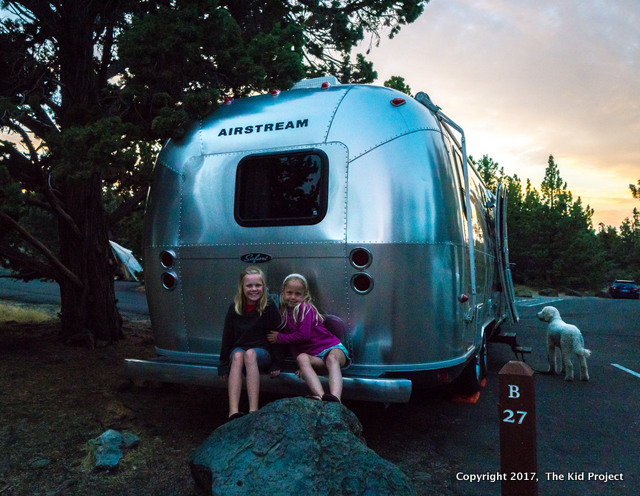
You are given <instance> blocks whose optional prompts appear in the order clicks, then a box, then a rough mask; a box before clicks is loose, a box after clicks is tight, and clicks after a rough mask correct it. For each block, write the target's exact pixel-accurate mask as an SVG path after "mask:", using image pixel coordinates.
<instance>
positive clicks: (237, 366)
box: [229, 351, 244, 417]
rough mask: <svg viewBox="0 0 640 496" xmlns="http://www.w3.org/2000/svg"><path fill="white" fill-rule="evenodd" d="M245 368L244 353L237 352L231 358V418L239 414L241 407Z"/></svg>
mask: <svg viewBox="0 0 640 496" xmlns="http://www.w3.org/2000/svg"><path fill="white" fill-rule="evenodd" d="M243 366H244V353H243V352H242V351H237V352H236V353H234V354H233V356H232V357H231V369H230V370H229V417H231V415H233V414H234V413H238V409H239V406H240V393H241V392H242V367H243Z"/></svg>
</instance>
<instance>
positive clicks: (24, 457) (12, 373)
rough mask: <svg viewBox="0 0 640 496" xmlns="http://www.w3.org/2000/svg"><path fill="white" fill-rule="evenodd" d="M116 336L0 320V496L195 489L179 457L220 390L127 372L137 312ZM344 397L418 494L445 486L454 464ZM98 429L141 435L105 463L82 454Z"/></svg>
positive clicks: (221, 407)
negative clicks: (86, 338) (130, 376)
mask: <svg viewBox="0 0 640 496" xmlns="http://www.w3.org/2000/svg"><path fill="white" fill-rule="evenodd" d="M125 336H126V338H125V339H124V340H122V341H120V342H118V343H115V344H112V345H107V346H100V347H97V348H96V349H92V350H89V349H87V348H82V347H72V346H67V345H64V344H62V343H61V342H60V340H59V339H58V325H57V323H56V322H55V321H52V322H48V323H39V324H20V323H17V322H9V323H0V419H2V421H1V423H0V496H14V495H47V496H52V495H65V496H66V495H83V496H84V495H88V494H91V495H114V494H118V495H147V494H153V495H156V496H161V495H174V496H192V495H194V496H195V495H198V494H202V493H200V492H199V490H198V489H197V487H196V486H195V484H194V482H193V479H192V477H191V474H190V472H189V467H188V464H187V462H188V458H189V456H190V455H191V453H193V451H194V450H195V449H196V448H197V447H198V446H199V445H200V444H201V443H202V442H203V441H204V440H205V439H206V437H207V436H208V435H209V434H210V433H211V432H212V431H213V430H215V429H216V428H217V427H218V426H219V425H221V424H222V423H223V422H224V421H225V420H226V415H227V399H226V391H225V390H216V389H210V388H203V387H188V386H175V385H162V384H158V383H146V384H145V383H131V382H130V381H127V380H126V379H125V377H124V375H123V370H124V367H123V361H124V359H125V358H142V359H144V358H150V357H151V356H153V354H154V348H153V338H152V334H151V327H150V324H149V323H148V322H146V321H142V322H127V323H126V324H125ZM276 399H278V397H276V396H271V397H267V396H266V395H262V397H261V401H262V403H263V404H264V403H266V402H268V401H273V400H276ZM241 406H242V405H241ZM346 406H347V407H350V408H351V409H352V410H353V411H354V412H355V413H356V415H358V417H359V418H360V419H361V422H362V423H363V426H364V435H365V438H366V440H367V444H368V445H369V447H370V448H372V449H374V450H375V451H376V452H377V453H378V454H379V455H380V456H382V457H383V458H385V459H387V460H389V461H391V462H392V463H394V464H396V465H398V466H399V467H400V468H401V470H403V471H404V472H405V473H406V474H407V475H408V476H409V477H410V478H411V479H412V481H413V482H414V486H415V487H416V490H417V491H418V494H432V495H437V494H443V495H444V494H447V495H449V494H453V493H452V492H451V488H447V487H446V484H445V485H442V484H441V483H440V482H438V481H443V480H451V477H450V474H451V473H452V472H453V470H454V469H455V467H453V466H452V465H451V464H450V463H449V462H442V461H441V460H438V457H436V456H435V454H434V453H431V452H430V451H429V448H428V447H426V446H425V444H424V443H423V442H418V440H417V439H415V437H414V436H413V435H412V433H411V432H410V430H407V432H406V435H403V434H402V433H395V435H394V436H393V438H392V439H391V440H390V439H389V437H388V436H386V435H385V433H384V432H383V431H384V429H383V426H384V422H385V421H384V415H386V414H387V413H386V410H385V409H384V407H383V406H381V405H377V404H369V403H365V404H363V403H358V404H354V405H348V404H347V405H346ZM381 416H382V417H381ZM107 429H116V430H119V431H122V430H129V431H131V432H132V433H134V434H136V435H137V436H138V437H139V438H140V445H139V446H138V447H137V448H135V449H133V450H131V451H129V452H128V453H127V454H126V455H125V456H124V458H123V459H122V460H120V463H119V466H118V468H117V470H114V471H111V472H108V473H107V472H104V471H97V470H95V469H93V468H92V466H91V465H90V464H89V463H88V457H87V453H88V451H87V442H88V441H89V440H90V439H94V438H96V437H98V436H99V435H101V434H102V433H103V432H104V431H105V430H107Z"/></svg>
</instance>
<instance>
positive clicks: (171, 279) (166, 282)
mask: <svg viewBox="0 0 640 496" xmlns="http://www.w3.org/2000/svg"><path fill="white" fill-rule="evenodd" d="M160 279H161V281H162V287H163V288H164V289H166V290H167V291H173V290H174V289H176V286H177V285H178V278H177V276H176V275H175V274H174V273H173V272H165V273H163V274H162V276H160Z"/></svg>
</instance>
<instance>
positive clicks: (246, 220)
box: [235, 150, 329, 227]
mask: <svg viewBox="0 0 640 496" xmlns="http://www.w3.org/2000/svg"><path fill="white" fill-rule="evenodd" d="M328 172H329V166H328V161H327V156H326V155H325V153H324V152H322V151H320V150H307V151H302V152H294V153H279V154H268V155H267V154H265V155H251V156H249V157H245V158H244V159H242V160H241V161H240V163H239V164H238V170H237V173H236V197H235V218H236V221H237V222H238V224H240V225H241V226H246V227H256V226H286V225H301V224H317V223H318V222H320V221H321V220H322V219H323V217H324V216H325V214H326V212H327V182H328V181H327V178H328Z"/></svg>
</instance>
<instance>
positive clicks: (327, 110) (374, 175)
mask: <svg viewBox="0 0 640 496" xmlns="http://www.w3.org/2000/svg"><path fill="white" fill-rule="evenodd" d="M458 138H461V139H458ZM505 211H506V198H505V191H504V190H503V189H499V190H498V193H497V195H494V194H492V193H491V192H490V191H488V190H487V188H486V187H485V186H484V185H483V182H482V180H481V179H480V177H479V175H478V173H477V172H476V170H475V169H474V168H473V167H472V166H471V165H470V164H468V163H467V160H466V150H465V144H464V133H463V132H462V130H461V129H460V128H459V127H458V126H457V125H456V124H455V123H453V122H452V121H451V120H450V119H449V118H448V117H446V116H445V115H444V114H443V113H442V112H441V111H440V109H439V107H437V106H435V105H434V104H433V103H432V102H431V100H430V99H429V97H428V96H427V95H426V94H424V93H420V94H418V95H417V96H416V97H415V98H411V97H409V96H407V95H404V94H402V93H400V92H397V91H395V90H392V89H389V88H383V87H375V86H368V85H355V84H354V85H352V84H348V85H347V84H345V85H343V84H340V83H339V82H338V81H337V80H336V79H335V78H332V77H329V78H319V79H312V80H305V81H302V82H300V83H298V84H297V85H295V86H294V87H293V88H292V89H291V90H289V91H282V92H279V91H272V92H271V93H270V94H265V95H260V96H252V97H248V98H242V99H238V100H233V101H231V102H229V103H226V104H224V105H222V106H221V107H220V108H219V109H218V110H216V111H215V112H214V113H213V114H212V115H211V116H210V117H209V118H207V119H206V120H203V121H202V122H199V123H198V125H197V126H195V127H194V129H193V130H192V131H191V133H190V134H188V135H187V137H186V138H185V139H183V140H182V141H180V142H169V143H168V144H167V146H165V147H164V149H163V150H162V152H161V153H160V155H159V157H158V160H157V164H156V167H155V171H154V177H153V182H152V186H151V189H150V194H149V198H148V203H147V212H146V218H145V238H144V239H145V264H146V266H145V280H146V291H147V298H148V303H149V312H150V317H151V323H152V327H153V332H154V336H155V345H156V350H157V354H158V357H157V359H155V360H150V361H143V360H135V359H130V360H127V363H126V370H127V373H128V375H129V376H131V377H142V378H147V379H152V380H160V381H167V382H178V383H192V384H202V385H212V386H220V387H226V384H225V383H223V382H222V381H221V379H219V378H218V377H217V374H216V366H217V364H218V360H219V355H218V353H219V350H220V344H221V337H222V327H223V322H224V316H225V313H226V310H227V307H228V304H229V302H230V301H231V299H232V298H233V294H234V292H235V290H236V285H237V278H238V275H239V273H240V272H241V271H242V269H243V268H244V266H246V264H258V265H259V266H260V268H261V269H263V270H264V272H265V273H266V275H267V282H268V285H269V292H270V293H271V294H273V295H277V294H278V293H279V291H280V284H281V281H282V280H283V278H284V277H285V276H286V275H287V274H289V273H292V272H299V273H302V274H304V275H305V276H306V277H307V279H308V280H309V283H310V288H311V293H312V295H313V297H314V302H315V303H316V305H317V306H318V308H319V309H320V311H321V312H323V313H327V314H333V315H335V316H338V317H339V318H340V319H341V320H342V321H343V322H344V324H345V328H346V333H345V335H344V336H343V337H342V339H343V341H344V342H345V345H346V346H347V347H348V348H349V350H350V351H351V353H352V358H353V363H352V365H351V366H350V367H349V368H348V369H346V370H344V392H343V397H344V398H347V399H357V400H369V401H380V402H405V401H408V400H409V397H410V395H411V394H412V391H413V392H414V394H415V391H416V390H418V389H420V388H423V387H432V386H435V385H439V384H444V383H449V382H452V381H454V380H457V381H458V382H459V383H460V385H461V386H462V387H463V388H465V389H467V390H470V391H473V390H477V389H478V388H479V384H480V381H481V380H482V378H483V375H484V373H485V370H486V350H487V340H488V339H490V338H492V336H494V335H495V334H497V333H498V328H499V325H500V323H501V322H503V321H504V320H505V319H507V318H508V319H510V320H513V321H516V320H517V318H518V317H517V314H516V310H515V307H514V301H513V300H514V298H513V286H512V283H511V275H510V272H509V263H508V247H507V237H506V218H505ZM261 388H262V390H267V391H275V392H281V393H283V394H297V393H304V392H305V391H306V386H305V384H304V382H303V381H302V380H301V379H299V378H298V377H297V376H296V375H295V374H294V373H292V372H291V373H283V374H281V375H280V377H279V378H276V379H270V378H269V376H265V377H264V380H263V381H262V383H261Z"/></svg>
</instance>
